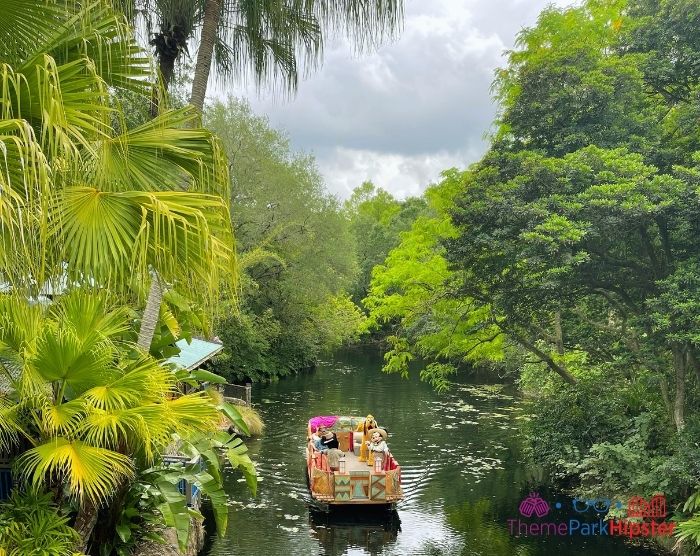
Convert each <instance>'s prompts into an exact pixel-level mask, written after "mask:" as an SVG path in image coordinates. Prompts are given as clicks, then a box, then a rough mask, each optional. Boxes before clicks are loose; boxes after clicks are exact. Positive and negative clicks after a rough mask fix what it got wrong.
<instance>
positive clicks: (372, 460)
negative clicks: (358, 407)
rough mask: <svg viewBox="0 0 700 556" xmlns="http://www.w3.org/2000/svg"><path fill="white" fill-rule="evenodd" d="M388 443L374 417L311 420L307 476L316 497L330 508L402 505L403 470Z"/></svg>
mask: <svg viewBox="0 0 700 556" xmlns="http://www.w3.org/2000/svg"><path fill="white" fill-rule="evenodd" d="M370 427H372V428H370ZM387 438H388V437H387V433H386V431H385V430H384V429H382V428H381V427H379V426H378V425H377V422H376V421H375V420H374V418H373V417H372V416H371V415H368V416H367V417H345V416H337V415H326V416H317V417H312V418H311V419H309V425H308V429H307V444H306V464H307V469H306V471H307V478H308V480H309V489H310V490H311V497H312V498H313V499H314V500H315V501H316V502H318V503H320V504H322V505H328V506H343V505H358V504H359V505H375V506H376V505H384V506H389V507H391V506H393V505H394V504H395V503H396V502H398V501H399V500H401V499H402V498H403V491H402V490H401V467H400V466H399V464H398V462H397V461H396V460H395V459H394V456H393V455H392V454H391V452H390V451H389V447H388V445H387Z"/></svg>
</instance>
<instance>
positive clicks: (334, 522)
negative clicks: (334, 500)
mask: <svg viewBox="0 0 700 556" xmlns="http://www.w3.org/2000/svg"><path fill="white" fill-rule="evenodd" d="M309 527H310V531H311V535H312V537H314V538H315V539H316V540H317V541H318V544H319V548H320V549H321V550H322V553H323V554H324V555H325V556H341V555H343V554H347V553H348V551H349V550H350V549H353V548H354V549H359V550H362V551H363V553H364V554H371V555H373V556H374V555H379V554H383V553H384V552H385V551H386V549H388V548H389V547H391V545H393V544H395V543H396V539H397V538H398V534H399V532H400V531H401V519H400V518H399V514H398V512H397V511H396V510H391V511H387V510H362V511H360V512H358V511H357V509H351V510H349V511H348V510H346V509H334V510H333V511H332V512H323V511H318V510H316V509H314V508H310V509H309Z"/></svg>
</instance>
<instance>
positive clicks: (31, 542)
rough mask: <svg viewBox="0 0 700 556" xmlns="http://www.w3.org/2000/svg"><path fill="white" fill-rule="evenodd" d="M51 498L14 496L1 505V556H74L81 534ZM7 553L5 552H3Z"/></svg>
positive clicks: (26, 495)
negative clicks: (69, 524)
mask: <svg viewBox="0 0 700 556" xmlns="http://www.w3.org/2000/svg"><path fill="white" fill-rule="evenodd" d="M51 498H52V497H51V495H50V494H44V495H36V494H31V493H30V494H25V495H20V494H19V493H18V492H16V491H15V492H14V493H13V494H12V496H11V497H10V499H9V500H8V501H6V502H3V503H2V504H0V553H2V554H6V555H7V556H26V555H30V554H31V555H34V554H42V555H46V556H73V555H74V554H75V551H74V547H75V546H76V544H77V542H78V534H77V533H76V532H75V530H74V529H72V528H71V527H69V526H68V521H69V517H68V516H66V515H61V514H60V513H59V509H58V508H57V507H56V505H55V504H54V503H53V502H52V500H51ZM2 551H4V552H2Z"/></svg>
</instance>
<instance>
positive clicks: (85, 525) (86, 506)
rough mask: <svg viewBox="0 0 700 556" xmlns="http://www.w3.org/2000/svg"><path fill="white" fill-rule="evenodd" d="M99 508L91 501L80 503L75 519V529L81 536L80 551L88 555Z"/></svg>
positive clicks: (86, 500)
mask: <svg viewBox="0 0 700 556" xmlns="http://www.w3.org/2000/svg"><path fill="white" fill-rule="evenodd" d="M97 509H98V508H97V506H96V505H95V504H94V503H93V502H92V501H90V500H88V499H85V500H83V501H82V502H81V503H80V509H79V510H78V516H77V517H76V518H75V524H74V525H73V529H75V530H76V531H77V532H78V535H80V546H79V547H78V550H79V551H80V552H81V553H82V552H84V553H87V549H88V543H89V542H90V537H91V536H92V531H93V529H94V528H95V524H96V523H97Z"/></svg>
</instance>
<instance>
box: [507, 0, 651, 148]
mask: <svg viewBox="0 0 700 556" xmlns="http://www.w3.org/2000/svg"><path fill="white" fill-rule="evenodd" d="M624 6H625V2H624V1H614V2H592V1H591V2H584V3H583V4H582V5H581V6H579V7H576V8H567V9H564V10H562V9H558V8H555V7H550V8H547V9H546V10H544V11H543V12H542V13H541V14H540V17H539V19H538V22H537V25H536V26H535V27H533V28H529V29H525V30H523V31H522V32H521V33H520V35H519V36H518V39H517V42H516V49H515V50H513V51H511V52H510V53H509V64H508V67H507V68H505V69H503V70H500V71H499V72H498V74H497V79H496V82H495V84H494V89H495V91H496V97H497V98H498V100H499V101H500V105H501V106H500V115H499V118H498V130H497V133H496V143H497V144H500V143H502V144H503V145H504V146H506V145H510V146H511V148H515V149H530V150H538V149H541V150H544V151H545V152H546V153H547V154H553V155H562V154H565V153H568V152H572V151H575V150H577V149H579V148H582V147H585V146H587V145H591V144H594V145H598V146H600V147H607V148H614V147H619V146H628V147H629V148H631V149H632V150H635V151H638V152H649V151H650V150H651V149H652V148H653V147H654V146H656V145H657V139H658V131H657V128H658V126H657V122H658V121H659V120H660V115H659V114H660V108H659V107H658V103H657V102H655V99H654V97H650V96H649V95H647V94H645V82H644V79H643V73H642V71H641V70H640V68H639V58H638V57H636V56H635V55H633V54H627V53H623V54H622V55H618V54H616V53H614V52H613V47H615V46H616V45H617V44H618V40H619V36H620V34H621V29H622V28H623V26H624V24H625V21H626V20H625V19H624V16H623V13H624Z"/></svg>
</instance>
